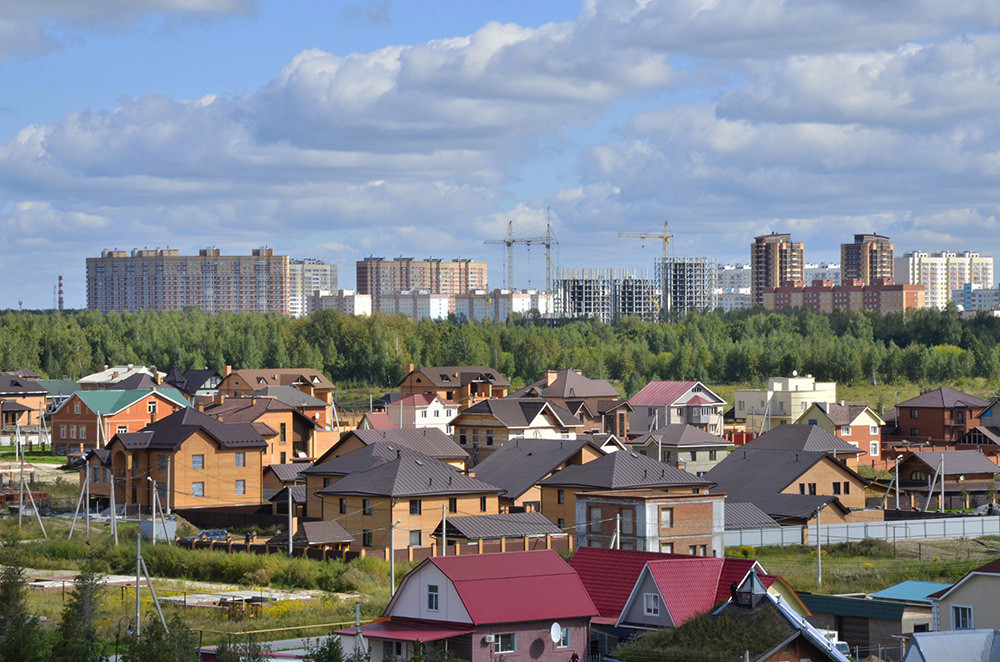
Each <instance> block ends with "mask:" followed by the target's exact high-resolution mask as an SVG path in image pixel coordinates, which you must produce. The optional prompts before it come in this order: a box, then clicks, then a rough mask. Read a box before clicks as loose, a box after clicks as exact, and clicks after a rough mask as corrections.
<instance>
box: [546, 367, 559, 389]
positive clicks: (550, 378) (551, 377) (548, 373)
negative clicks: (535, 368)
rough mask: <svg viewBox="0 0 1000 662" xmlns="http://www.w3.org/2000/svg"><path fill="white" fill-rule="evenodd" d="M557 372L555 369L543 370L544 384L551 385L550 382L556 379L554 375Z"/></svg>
mask: <svg viewBox="0 0 1000 662" xmlns="http://www.w3.org/2000/svg"><path fill="white" fill-rule="evenodd" d="M557 374H558V373H557V372H556V371H555V370H546V371H545V385H546V386H552V382H554V381H555V380H556V375H557Z"/></svg>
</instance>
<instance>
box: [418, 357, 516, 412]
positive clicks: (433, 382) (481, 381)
mask: <svg viewBox="0 0 1000 662" xmlns="http://www.w3.org/2000/svg"><path fill="white" fill-rule="evenodd" d="M509 390H510V382H508V381H507V380H506V379H505V378H504V377H503V375H501V374H500V373H499V372H497V371H496V370H494V369H493V368H489V367H487V366H481V365H474V366H427V367H424V368H414V367H413V364H412V363H411V364H409V365H408V366H407V367H406V376H405V377H403V381H401V382H400V383H399V395H400V397H402V398H405V397H406V396H408V395H418V394H421V393H430V394H433V395H437V396H439V397H440V398H441V399H442V400H447V401H449V402H454V403H456V404H457V405H458V409H459V411H461V410H463V409H467V408H469V407H471V406H472V405H474V404H476V403H477V402H482V401H483V400H489V399H490V398H505V397H507V393H508V392H509Z"/></svg>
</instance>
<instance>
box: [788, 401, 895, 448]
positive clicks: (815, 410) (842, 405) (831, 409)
mask: <svg viewBox="0 0 1000 662" xmlns="http://www.w3.org/2000/svg"><path fill="white" fill-rule="evenodd" d="M795 423H796V424H797V425H815V426H817V427H819V428H820V429H822V430H824V431H825V432H828V433H830V434H832V435H833V436H835V437H839V438H840V439H843V440H844V441H846V442H847V443H849V444H851V445H852V446H854V447H855V448H857V449H858V450H860V451H861V454H860V456H859V457H860V458H861V459H877V458H879V457H880V456H881V454H882V450H881V445H882V444H881V440H882V426H883V425H885V421H884V420H882V417H881V416H879V415H878V414H876V413H875V410H874V409H872V408H871V407H869V406H868V403H866V402H814V403H812V404H811V405H809V408H808V409H806V410H805V411H804V412H802V415H801V416H800V417H799V418H798V420H797V421H795Z"/></svg>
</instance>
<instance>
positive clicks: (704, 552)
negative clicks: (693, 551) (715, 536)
mask: <svg viewBox="0 0 1000 662" xmlns="http://www.w3.org/2000/svg"><path fill="white" fill-rule="evenodd" d="M698 554H700V555H701V556H708V545H702V546H701V547H699V548H698Z"/></svg>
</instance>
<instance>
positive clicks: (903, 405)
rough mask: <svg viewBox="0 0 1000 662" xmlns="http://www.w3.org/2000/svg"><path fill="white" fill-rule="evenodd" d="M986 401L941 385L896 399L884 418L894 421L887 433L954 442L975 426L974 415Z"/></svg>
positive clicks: (913, 439)
mask: <svg viewBox="0 0 1000 662" xmlns="http://www.w3.org/2000/svg"><path fill="white" fill-rule="evenodd" d="M988 404H989V403H988V402H986V401H985V400H983V399H981V398H977V397H976V396H974V395H970V394H968V393H963V392H962V391H959V390H957V389H954V388H952V387H950V386H942V387H940V388H936V389H934V390H933V391H928V392H926V393H921V394H920V395H918V396H917V397H915V398H911V399H909V400H906V401H905V402H900V403H899V404H898V405H896V407H895V408H894V410H893V413H892V415H890V416H887V417H886V418H887V419H890V420H894V422H895V427H894V429H893V430H892V431H891V433H890V434H891V435H892V436H894V437H897V438H903V439H908V440H910V441H923V440H930V441H931V442H932V443H933V442H937V443H954V442H955V441H957V440H958V439H959V438H961V437H962V436H963V435H964V434H965V433H967V432H969V431H970V430H971V429H972V428H974V427H975V426H976V423H977V419H976V414H978V413H979V412H981V411H982V410H983V409H984V408H985V407H986V406H987V405H988Z"/></svg>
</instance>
